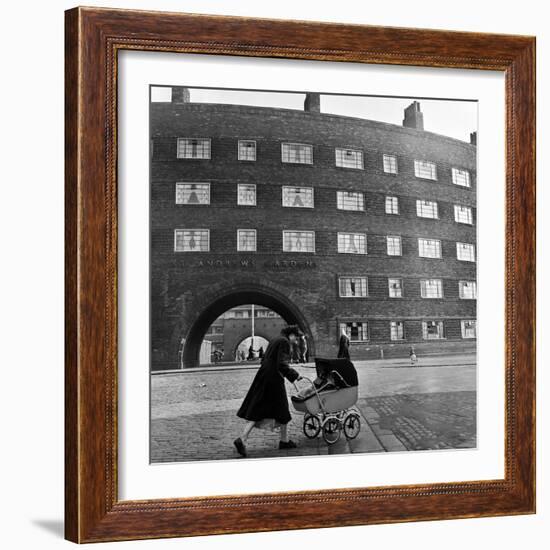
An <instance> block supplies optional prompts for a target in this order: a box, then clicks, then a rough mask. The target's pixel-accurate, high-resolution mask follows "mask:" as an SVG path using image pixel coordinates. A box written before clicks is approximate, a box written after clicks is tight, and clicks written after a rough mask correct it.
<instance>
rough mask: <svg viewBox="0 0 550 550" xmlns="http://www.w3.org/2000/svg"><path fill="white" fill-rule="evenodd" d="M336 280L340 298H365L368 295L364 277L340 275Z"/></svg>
mask: <svg viewBox="0 0 550 550" xmlns="http://www.w3.org/2000/svg"><path fill="white" fill-rule="evenodd" d="M338 281H339V286H340V297H342V298H366V297H367V296H368V295H369V294H368V284H367V278H366V277H340V278H339V280H338Z"/></svg>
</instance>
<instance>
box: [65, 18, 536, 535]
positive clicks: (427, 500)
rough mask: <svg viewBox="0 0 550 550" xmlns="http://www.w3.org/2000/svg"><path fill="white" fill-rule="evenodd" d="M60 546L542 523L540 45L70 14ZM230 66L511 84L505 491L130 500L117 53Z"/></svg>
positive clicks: (380, 30)
mask: <svg viewBox="0 0 550 550" xmlns="http://www.w3.org/2000/svg"><path fill="white" fill-rule="evenodd" d="M65 40H66V42H65V54H66V107H65V116H66V123H65V124H66V138H65V139H66V168H65V182H66V183H65V185H66V268H65V276H66V283H65V284H66V352H65V373H66V374H65V376H66V390H65V411H66V412H65V438H66V451H65V452H66V460H65V470H66V474H65V475H66V494H65V529H66V531H65V533H66V538H67V539H69V540H71V541H74V542H79V543H82V542H97V541H114V540H127V539H147V538H159V537H179V536H191V535H207V534H215V533H241V532H249V531H267V530H281V529H303V528H317V527H330V526H346V525H363V524H374V523H390V522H404V521H420V520H435V519H452V518H468V517H481V516H498V515H513V514H527V513H534V511H535V401H534V399H535V39H534V38H533V37H527V36H510V35H496V34H479V33H465V32H447V31H434V30H420V29H407V28H390V27H371V26H356V25H342V24H325V23H312V22H297V21H283V20H261V19H249V18H239V17H218V16H204V15H188V14H176V13H154V12H140V11H124V10H113V9H98V8H75V9H72V10H69V11H67V12H66V39H65ZM121 50H155V51H163V52H180V53H182V54H185V53H202V54H224V55H238V56H258V57H272V58H293V59H305V60H320V61H347V62H350V61H351V62H356V63H369V64H389V65H410V66H422V67H452V68H469V69H479V70H492V71H501V72H504V74H505V82H506V234H507V237H506V297H505V303H506V352H505V381H506V400H505V402H506V411H505V439H506V441H505V476H504V478H503V479H490V480H487V479H484V480H479V481H472V482H460V483H434V484H426V485H408V486H388V487H370V488H369V487H364V488H358V489H333V490H316V491H299V492H292V493H278V494H255V495H246V496H239V495H230V496H222V497H196V498H181V499H170V500H168V499H162V500H144V501H120V500H119V498H118V495H117V479H118V472H117V453H118V444H117V405H118V404H117V387H118V386H117V221H118V220H117V169H116V161H117V54H118V52H119V51H121Z"/></svg>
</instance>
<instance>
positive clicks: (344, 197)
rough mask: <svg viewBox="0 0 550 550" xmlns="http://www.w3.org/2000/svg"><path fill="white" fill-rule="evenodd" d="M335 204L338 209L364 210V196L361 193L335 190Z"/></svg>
mask: <svg viewBox="0 0 550 550" xmlns="http://www.w3.org/2000/svg"><path fill="white" fill-rule="evenodd" d="M336 205H337V208H339V209H340V210H365V197H364V195H363V193H354V192H352V191H337V192H336Z"/></svg>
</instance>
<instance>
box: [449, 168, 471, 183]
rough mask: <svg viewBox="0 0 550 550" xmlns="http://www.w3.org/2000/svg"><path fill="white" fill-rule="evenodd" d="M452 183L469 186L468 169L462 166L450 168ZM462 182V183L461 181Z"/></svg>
mask: <svg viewBox="0 0 550 550" xmlns="http://www.w3.org/2000/svg"><path fill="white" fill-rule="evenodd" d="M451 172H452V178H453V184H454V185H458V186H460V187H471V186H472V183H471V179H470V171H469V170H464V169H462V168H452V170H451ZM461 182H462V183H461Z"/></svg>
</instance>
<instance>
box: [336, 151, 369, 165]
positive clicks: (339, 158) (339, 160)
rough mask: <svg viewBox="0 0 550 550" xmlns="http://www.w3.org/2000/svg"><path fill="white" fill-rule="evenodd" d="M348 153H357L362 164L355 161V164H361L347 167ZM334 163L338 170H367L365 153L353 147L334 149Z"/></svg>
mask: <svg viewBox="0 0 550 550" xmlns="http://www.w3.org/2000/svg"><path fill="white" fill-rule="evenodd" d="M348 153H355V154H357V155H359V160H360V162H359V163H357V162H355V161H354V164H359V165H358V166H347V165H346V164H345V160H344V159H345V156H346V155H347V154H348ZM334 161H335V164H336V166H337V167H338V168H349V169H350V170H364V169H365V160H364V155H363V151H362V150H361V149H353V148H351V147H336V148H335V149H334Z"/></svg>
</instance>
